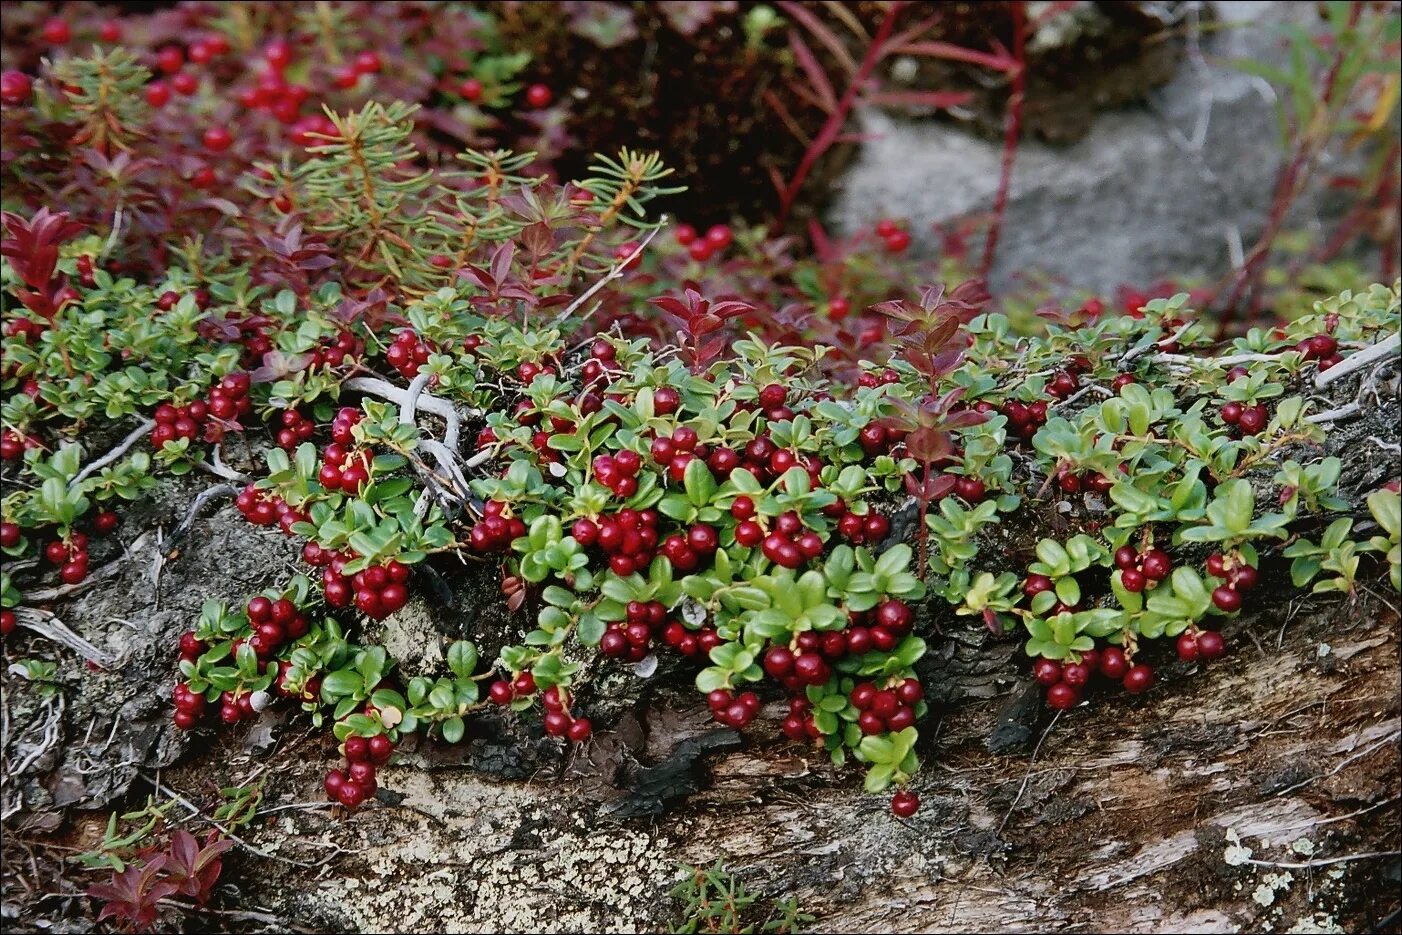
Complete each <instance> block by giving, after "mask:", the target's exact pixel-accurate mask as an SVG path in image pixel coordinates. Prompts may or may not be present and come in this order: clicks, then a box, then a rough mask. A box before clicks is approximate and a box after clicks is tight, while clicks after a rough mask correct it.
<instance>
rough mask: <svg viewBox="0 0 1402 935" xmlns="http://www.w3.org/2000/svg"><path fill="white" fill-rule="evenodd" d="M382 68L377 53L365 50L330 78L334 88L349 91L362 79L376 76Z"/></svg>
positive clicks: (382, 65)
mask: <svg viewBox="0 0 1402 935" xmlns="http://www.w3.org/2000/svg"><path fill="white" fill-rule="evenodd" d="M383 67H384V64H383V63H382V62H381V61H380V56H379V53H378V52H374V51H371V50H367V51H365V52H361V53H360V54H358V55H356V57H355V58H353V59H351V60H350V61H349V62H347V63H346V64H345V65H342V66H341V67H340V68H338V69H336V72H335V74H334V75H332V76H331V81H332V83H333V84H335V85H336V87H338V88H341V89H342V90H349V89H351V88H353V87H355V86H356V85H357V84H359V83H360V79H361V78H362V77H364V76H365V75H374V74H378V73H379V71H380V69H381V68H383Z"/></svg>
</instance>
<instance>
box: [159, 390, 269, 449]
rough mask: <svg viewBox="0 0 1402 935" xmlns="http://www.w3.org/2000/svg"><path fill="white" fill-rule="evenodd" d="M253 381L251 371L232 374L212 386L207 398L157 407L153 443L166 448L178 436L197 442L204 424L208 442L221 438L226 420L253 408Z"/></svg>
mask: <svg viewBox="0 0 1402 935" xmlns="http://www.w3.org/2000/svg"><path fill="white" fill-rule="evenodd" d="M251 382H252V381H251V380H250V378H249V376H248V374H247V373H243V372H236V373H231V374H229V375H228V376H226V377H224V379H222V380H220V381H219V383H218V385H217V386H214V387H213V388H211V389H210V391H209V397H208V398H207V399H197V400H194V401H193V402H191V403H189V404H187V405H184V406H173V405H171V404H170V403H162V404H161V405H159V406H157V407H156V411H155V413H154V414H153V415H152V418H154V419H155V420H156V427H155V429H153V430H152V431H151V444H152V445H154V446H156V447H157V448H162V447H164V446H165V445H166V444H167V443H168V442H172V441H175V440H176V439H177V438H188V439H190V440H192V441H193V440H194V439H195V438H196V436H198V435H200V430H201V427H203V430H204V431H203V437H204V439H205V441H208V442H217V441H220V440H221V439H223V437H224V432H225V424H226V423H231V422H233V421H234V420H236V419H237V418H238V417H239V416H242V415H247V414H248V413H249V412H251V411H252V410H253V401H252V400H251V399H249V397H248V390H249V386H250V385H251Z"/></svg>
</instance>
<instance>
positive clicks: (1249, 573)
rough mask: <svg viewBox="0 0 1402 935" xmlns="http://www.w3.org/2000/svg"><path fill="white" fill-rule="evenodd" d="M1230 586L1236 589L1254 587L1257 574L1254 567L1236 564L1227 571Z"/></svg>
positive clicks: (1244, 589)
mask: <svg viewBox="0 0 1402 935" xmlns="http://www.w3.org/2000/svg"><path fill="white" fill-rule="evenodd" d="M1229 577H1230V579H1231V582H1232V587H1233V588H1235V589H1236V590H1238V591H1250V590H1251V589H1252V588H1254V587H1256V581H1257V579H1258V577H1259V575H1258V574H1257V572H1256V569H1255V568H1253V567H1252V566H1250V565H1237V566H1236V567H1235V568H1233V569H1232V570H1231V572H1229Z"/></svg>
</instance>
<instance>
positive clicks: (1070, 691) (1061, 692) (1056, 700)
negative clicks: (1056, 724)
mask: <svg viewBox="0 0 1402 935" xmlns="http://www.w3.org/2000/svg"><path fill="white" fill-rule="evenodd" d="M1080 700H1081V693H1080V692H1078V691H1077V690H1076V689H1075V688H1074V687H1073V686H1071V685H1070V684H1069V683H1067V682H1057V683H1056V684H1055V685H1053V686H1051V687H1050V688H1048V689H1047V707H1049V708H1052V709H1053V710H1056V711H1067V710H1069V709H1071V708H1074V707H1076V705H1077V704H1079V703H1080Z"/></svg>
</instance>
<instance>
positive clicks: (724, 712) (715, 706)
mask: <svg viewBox="0 0 1402 935" xmlns="http://www.w3.org/2000/svg"><path fill="white" fill-rule="evenodd" d="M824 681H826V679H824ZM706 704H707V705H708V706H709V707H710V709H711V717H713V718H715V719H716V720H717V721H719V722H720V723H721V724H724V725H725V726H726V727H735V728H740V727H744V726H745V725H746V724H748V723H750V722H751V721H753V720H754V719H755V715H757V714H759V696H758V695H756V694H755V693H754V692H740V693H738V694H737V693H735V692H733V691H730V690H729V689H725V688H717V689H716V690H715V691H713V692H711V693H710V694H708V695H707V696H706Z"/></svg>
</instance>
